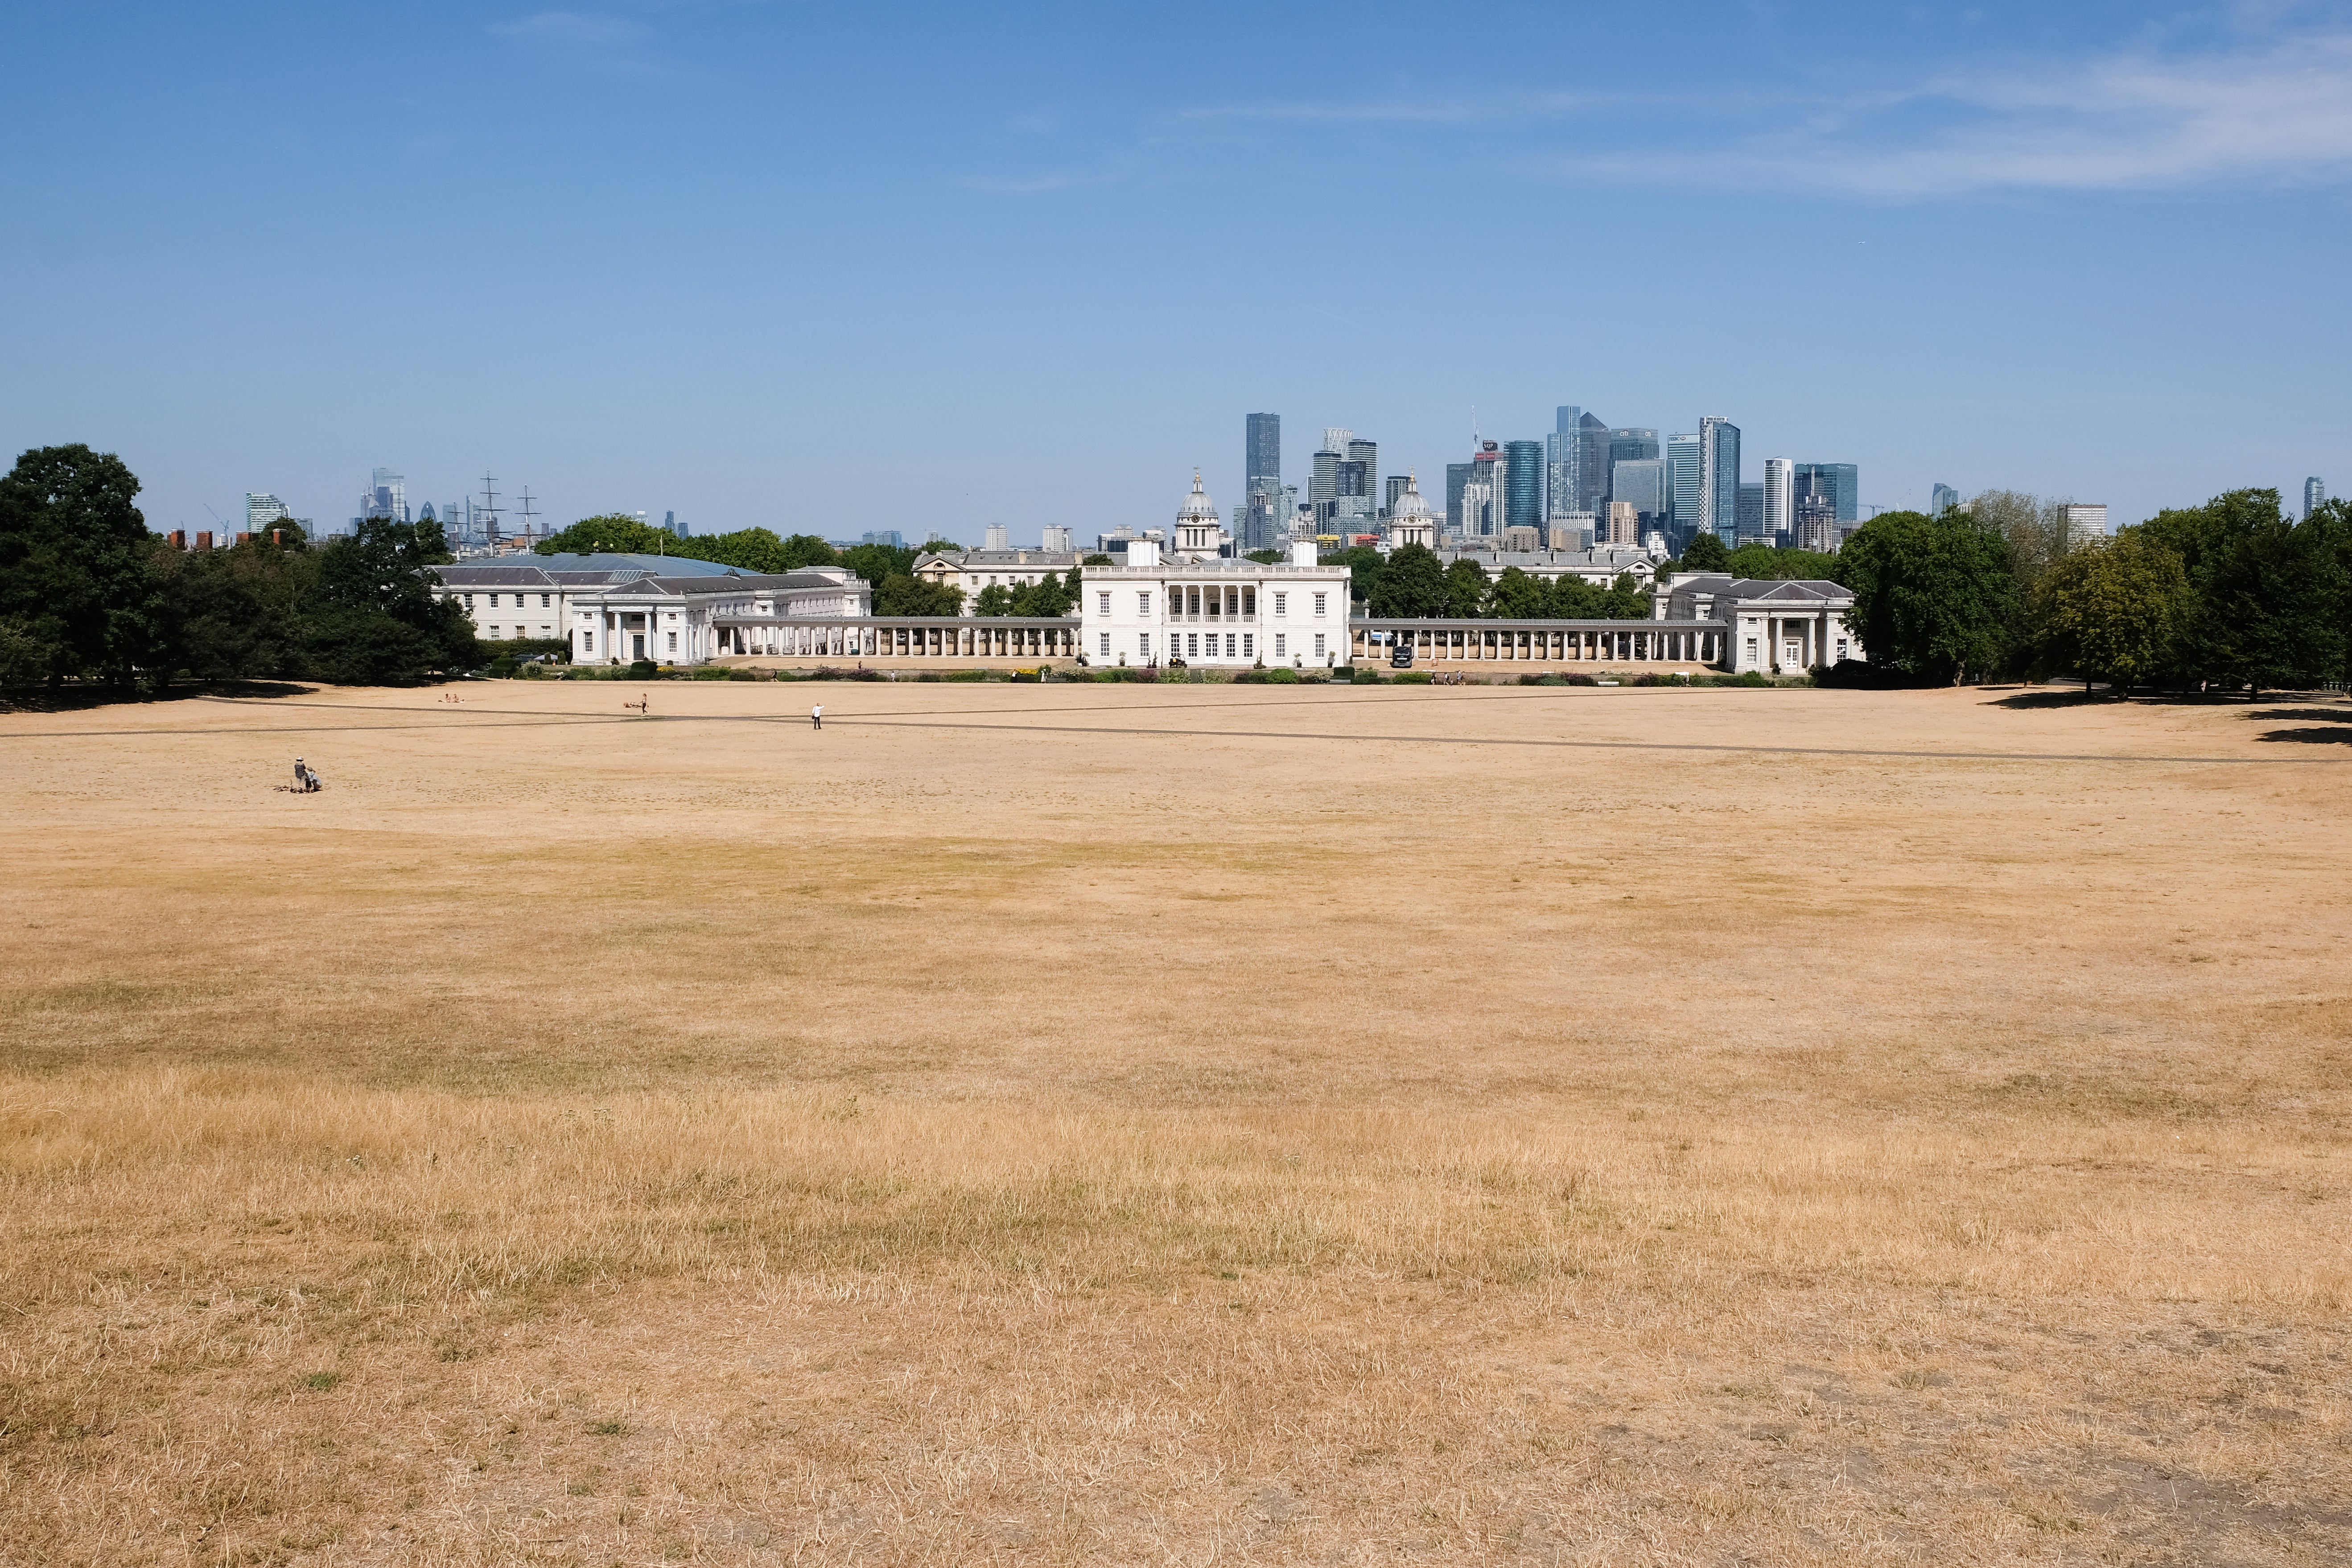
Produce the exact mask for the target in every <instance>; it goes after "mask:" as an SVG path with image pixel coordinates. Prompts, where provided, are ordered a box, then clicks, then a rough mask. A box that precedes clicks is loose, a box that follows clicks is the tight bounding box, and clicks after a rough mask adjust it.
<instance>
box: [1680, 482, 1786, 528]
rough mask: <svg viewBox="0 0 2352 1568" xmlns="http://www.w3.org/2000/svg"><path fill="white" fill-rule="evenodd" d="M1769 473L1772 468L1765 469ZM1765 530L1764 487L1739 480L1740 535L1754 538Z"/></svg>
mask: <svg viewBox="0 0 2352 1568" xmlns="http://www.w3.org/2000/svg"><path fill="white" fill-rule="evenodd" d="M1765 471H1766V472H1767V473H1769V472H1770V471H1771V470H1770V469H1769V468H1768V469H1766V470H1765ZM1763 531H1764V487H1763V486H1762V485H1760V484H1756V485H1751V484H1749V483H1748V481H1747V480H1746V479H1742V480H1740V481H1739V537H1740V538H1742V539H1748V538H1753V537H1754V536H1755V535H1757V534H1759V533H1761V532H1763ZM1685 542H1687V541H1685Z"/></svg>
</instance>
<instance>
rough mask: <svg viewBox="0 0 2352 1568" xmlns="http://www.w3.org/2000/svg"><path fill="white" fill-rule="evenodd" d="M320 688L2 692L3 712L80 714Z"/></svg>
mask: <svg viewBox="0 0 2352 1568" xmlns="http://www.w3.org/2000/svg"><path fill="white" fill-rule="evenodd" d="M316 690H318V688H317V687H315V686H303V685H299V684H297V683H296V682H294V681H290V680H183V681H175V682H173V684H172V685H170V686H166V687H165V688H163V689H162V690H161V691H153V692H147V693H144V694H142V693H140V692H136V691H122V690H118V689H113V688H110V687H96V686H89V687H84V686H67V687H59V688H58V689H55V690H49V689H35V690H26V691H0V713H79V712H83V711H85V710H89V709H92V708H114V707H119V706H121V705H122V704H124V703H129V702H182V701H185V700H187V699H189V698H191V697H307V696H309V695H310V693H312V692H314V691H316Z"/></svg>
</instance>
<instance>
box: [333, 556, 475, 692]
mask: <svg viewBox="0 0 2352 1568" xmlns="http://www.w3.org/2000/svg"><path fill="white" fill-rule="evenodd" d="M317 553H318V584H317V599H316V603H315V604H314V605H312V606H311V607H310V615H309V617H308V625H307V626H306V628H305V629H306V634H307V635H306V637H305V639H304V640H305V643H306V645H307V668H308V669H309V670H310V672H311V673H314V674H316V675H318V676H319V677H320V678H322V679H328V680H334V681H341V682H344V683H349V684H365V683H372V682H376V681H385V680H415V679H422V678H423V677H425V676H426V675H428V674H431V673H432V672H434V671H436V670H447V669H457V668H466V667H467V666H469V665H470V664H472V663H473V662H474V661H475V660H477V659H478V658H479V656H480V649H479V647H478V644H477V643H476V641H475V639H474V632H473V626H472V623H471V622H470V621H468V620H467V616H466V613H465V610H464V608H463V607H462V606H461V605H459V604H458V603H457V600H455V599H439V598H436V597H435V596H434V593H433V590H434V587H435V585H436V578H435V577H434V576H433V572H432V569H433V568H434V567H436V566H438V565H444V564H446V563H447V562H448V560H449V551H448V547H447V544H446V542H445V541H444V539H443V538H442V534H441V525H440V524H439V523H437V522H416V523H409V522H395V521H393V520H392V519H390V518H367V519H363V520H362V521H361V523H360V525H359V527H358V528H357V529H356V530H354V531H352V533H350V534H349V535H347V536H345V537H343V538H341V539H337V540H335V541H333V542H331V543H329V544H328V545H327V546H326V547H325V548H324V549H322V550H320V551H319V552H317Z"/></svg>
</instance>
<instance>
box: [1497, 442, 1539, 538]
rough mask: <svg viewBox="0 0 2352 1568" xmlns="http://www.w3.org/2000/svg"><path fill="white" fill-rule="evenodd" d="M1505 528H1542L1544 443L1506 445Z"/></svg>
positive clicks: (1504, 479)
mask: <svg viewBox="0 0 2352 1568" xmlns="http://www.w3.org/2000/svg"><path fill="white" fill-rule="evenodd" d="M1503 465H1504V477H1503V526H1504V527H1506V528H1541V527H1542V526H1543V521H1544V449H1543V443H1542V442H1540V441H1506V442H1504V443H1503Z"/></svg>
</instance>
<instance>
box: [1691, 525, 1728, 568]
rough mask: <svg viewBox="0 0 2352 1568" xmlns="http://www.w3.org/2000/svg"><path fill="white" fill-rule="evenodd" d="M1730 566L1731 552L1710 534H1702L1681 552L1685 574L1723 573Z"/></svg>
mask: <svg viewBox="0 0 2352 1568" xmlns="http://www.w3.org/2000/svg"><path fill="white" fill-rule="evenodd" d="M1730 566H1731V552H1730V551H1728V550H1727V549H1726V548H1724V543H1723V541H1722V540H1720V539H1718V538H1717V537H1716V536H1715V535H1714V534H1712V533H1702V534H1699V535H1698V536H1697V537H1696V538H1695V539H1693V540H1692V541H1691V542H1690V543H1689V544H1688V545H1687V546H1686V547H1685V549H1684V551H1683V570H1684V571H1685V572H1723V571H1727V570H1729V568H1730Z"/></svg>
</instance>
